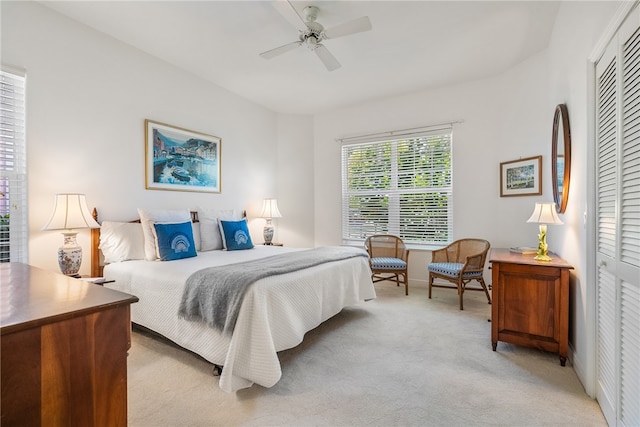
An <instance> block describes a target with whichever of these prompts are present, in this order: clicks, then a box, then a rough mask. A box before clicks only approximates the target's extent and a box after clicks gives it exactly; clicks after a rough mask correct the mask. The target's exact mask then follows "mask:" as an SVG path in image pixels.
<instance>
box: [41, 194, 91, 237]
mask: <svg viewBox="0 0 640 427" xmlns="http://www.w3.org/2000/svg"><path fill="white" fill-rule="evenodd" d="M55 197H56V199H55V205H54V206H53V213H52V214H51V218H49V221H47V224H46V225H45V226H44V227H42V230H43V231H44V230H79V229H82V228H100V224H98V223H97V222H96V220H94V219H93V216H91V213H90V212H89V208H88V207H87V200H86V198H85V195H84V194H56V196H55Z"/></svg>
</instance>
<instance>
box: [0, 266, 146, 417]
mask: <svg viewBox="0 0 640 427" xmlns="http://www.w3.org/2000/svg"><path fill="white" fill-rule="evenodd" d="M0 279H1V282H0V283H1V285H0V290H1V292H2V294H1V300H0V301H1V304H2V306H1V310H0V327H1V334H2V336H1V338H0V347H1V349H0V352H1V357H2V359H1V360H2V365H1V381H2V383H1V388H2V408H1V413H2V415H1V416H2V417H1V419H0V424H1V425H2V426H3V427H6V426H18V425H19V426H40V425H56V426H58V425H69V426H71V425H77V426H126V425H127V351H128V350H129V347H130V346H131V322H130V316H129V308H130V304H131V303H134V302H136V301H138V298H136V297H134V296H132V295H128V294H125V293H122V292H117V291H114V290H111V289H106V288H103V287H102V286H99V285H94V284H92V283H88V282H84V281H81V280H78V279H73V278H70V277H67V276H64V275H62V274H58V273H54V272H49V271H45V270H41V269H39V268H35V267H31V266H28V265H25V264H19V263H3V264H0Z"/></svg>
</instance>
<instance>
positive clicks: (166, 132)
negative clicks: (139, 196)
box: [144, 119, 222, 193]
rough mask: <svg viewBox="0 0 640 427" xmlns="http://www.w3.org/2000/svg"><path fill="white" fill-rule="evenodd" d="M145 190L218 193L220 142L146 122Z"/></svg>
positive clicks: (217, 138) (173, 127)
mask: <svg viewBox="0 0 640 427" xmlns="http://www.w3.org/2000/svg"><path fill="white" fill-rule="evenodd" d="M144 127H145V188H146V189H148V190H172V191H196V192H204V193H220V192H221V182H220V179H221V151H222V140H221V139H220V138H219V137H217V136H213V135H207V134H204V133H200V132H195V131H192V130H188V129H183V128H179V127H176V126H171V125H168V124H165V123H160V122H155V121H153V120H149V119H146V120H145V121H144Z"/></svg>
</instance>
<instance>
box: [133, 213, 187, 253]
mask: <svg viewBox="0 0 640 427" xmlns="http://www.w3.org/2000/svg"><path fill="white" fill-rule="evenodd" d="M138 215H140V222H141V223H142V232H143V234H144V255H145V256H144V259H146V260H147V261H155V260H156V259H157V256H156V252H157V251H156V241H155V239H154V238H153V224H154V223H168V222H185V221H191V213H190V212H189V211H188V210H187V209H180V210H172V209H155V210H144V209H140V208H138Z"/></svg>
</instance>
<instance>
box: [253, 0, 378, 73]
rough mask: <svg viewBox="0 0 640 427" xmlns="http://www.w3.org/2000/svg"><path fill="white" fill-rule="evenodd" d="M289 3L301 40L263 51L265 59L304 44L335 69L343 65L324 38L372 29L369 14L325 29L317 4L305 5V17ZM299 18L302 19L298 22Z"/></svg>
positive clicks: (327, 65)
mask: <svg viewBox="0 0 640 427" xmlns="http://www.w3.org/2000/svg"><path fill="white" fill-rule="evenodd" d="M287 3H288V4H289V6H291V8H292V9H293V11H294V12H295V14H296V16H297V17H298V18H296V27H298V30H299V31H300V35H299V37H298V39H299V40H296V41H294V42H291V43H287V44H285V45H282V46H280V47H276V48H275V49H271V50H267V51H266V52H262V53H261V54H260V56H261V57H263V58H265V59H271V58H273V57H276V56H278V55H281V54H283V53H285V52H289V51H290V50H293V49H295V48H297V47H298V46H302V45H304V46H306V47H307V48H308V49H309V50H310V51H312V52H314V53H315V54H316V55H317V56H318V58H320V60H321V61H322V63H323V64H324V66H325V67H326V68H327V70H329V71H333V70H336V69H338V68H340V67H341V65H340V63H339V62H338V60H337V59H336V58H335V56H333V55H332V54H331V52H329V50H328V49H327V48H326V47H325V46H324V45H323V44H322V43H321V42H322V41H323V40H329V39H336V38H338V37H344V36H348V35H351V34H356V33H361V32H363V31H369V30H371V21H369V17H367V16H363V17H360V18H358V19H354V20H352V21H349V22H345V23H344V24H340V25H337V26H335V27H333V28H329V29H327V30H325V28H324V27H323V26H322V25H320V23H318V22H316V18H317V17H318V12H319V11H320V9H319V8H317V7H316V6H307V7H305V8H304V9H303V10H302V14H303V15H304V18H303V17H302V16H301V15H300V14H299V13H298V11H297V10H296V8H295V7H294V6H293V4H291V2H290V1H289V0H287ZM297 19H299V20H300V21H299V22H298V21H297Z"/></svg>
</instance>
